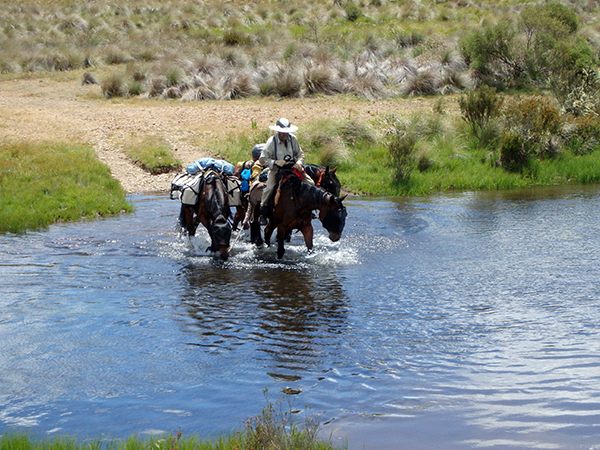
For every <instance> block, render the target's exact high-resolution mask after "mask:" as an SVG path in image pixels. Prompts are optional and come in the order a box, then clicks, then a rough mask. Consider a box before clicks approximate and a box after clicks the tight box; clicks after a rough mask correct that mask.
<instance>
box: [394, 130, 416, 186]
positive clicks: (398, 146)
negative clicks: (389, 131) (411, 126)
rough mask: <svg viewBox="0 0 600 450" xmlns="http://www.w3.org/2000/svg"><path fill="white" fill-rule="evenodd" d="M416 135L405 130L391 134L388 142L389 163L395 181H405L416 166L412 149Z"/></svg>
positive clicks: (413, 148) (413, 149)
mask: <svg viewBox="0 0 600 450" xmlns="http://www.w3.org/2000/svg"><path fill="white" fill-rule="evenodd" d="M416 144H417V137H416V135H415V134H414V133H408V132H406V131H403V132H399V133H397V134H395V135H394V136H392V139H391V141H390V144H389V147H388V148H389V152H390V158H391V164H392V167H393V169H394V175H395V179H396V181H406V180H407V179H408V178H410V174H411V173H412V171H413V170H414V168H415V166H416V161H415V156H414V151H415V146H416Z"/></svg>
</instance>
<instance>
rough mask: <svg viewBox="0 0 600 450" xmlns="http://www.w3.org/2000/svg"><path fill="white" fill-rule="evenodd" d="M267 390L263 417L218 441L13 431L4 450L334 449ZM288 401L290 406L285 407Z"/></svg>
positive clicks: (3, 438) (314, 425)
mask: <svg viewBox="0 0 600 450" xmlns="http://www.w3.org/2000/svg"><path fill="white" fill-rule="evenodd" d="M267 392H268V391H267V390H266V389H265V391H264V394H265V398H266V399H267V405H266V406H265V407H263V409H262V411H261V413H260V414H258V415H257V416H256V417H250V418H249V419H247V420H245V421H244V422H243V423H242V429H240V430H238V431H234V432H232V433H231V434H230V435H228V436H221V437H219V438H217V439H212V440H211V439H202V438H200V437H199V436H197V435H190V436H184V435H183V433H182V431H181V429H179V430H178V431H177V432H176V433H175V434H171V435H162V436H153V437H150V438H148V439H141V438H140V437H138V436H131V437H129V438H127V439H120V440H109V439H99V438H98V439H94V440H91V441H85V442H81V441H77V440H76V439H73V438H69V437H65V436H58V437H56V438H44V439H37V438H35V437H33V436H31V435H30V434H28V433H24V432H13V431H9V432H6V433H4V434H3V435H0V450H334V449H337V448H339V447H334V446H333V444H332V443H331V442H328V441H324V440H322V439H318V438H317V432H318V431H319V426H320V425H319V422H318V421H316V420H315V419H314V418H313V417H312V416H311V415H310V414H308V415H306V416H305V417H304V421H300V417H298V413H297V412H296V410H295V409H294V408H292V405H291V400H290V399H289V398H288V397H286V396H283V397H281V398H280V399H278V400H277V401H275V402H271V401H270V399H269V397H268V395H267ZM284 400H287V406H285V405H284Z"/></svg>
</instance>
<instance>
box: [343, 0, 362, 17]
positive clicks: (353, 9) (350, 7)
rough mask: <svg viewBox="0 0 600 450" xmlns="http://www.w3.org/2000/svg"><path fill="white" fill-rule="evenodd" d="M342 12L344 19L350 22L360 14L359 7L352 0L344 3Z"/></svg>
mask: <svg viewBox="0 0 600 450" xmlns="http://www.w3.org/2000/svg"><path fill="white" fill-rule="evenodd" d="M344 12H345V13H346V19H348V20H349V21H350V22H356V21H357V20H358V19H359V18H360V17H361V16H362V11H361V9H360V7H359V6H358V5H357V4H356V3H354V2H353V1H352V0H348V1H347V2H346V4H345V5H344Z"/></svg>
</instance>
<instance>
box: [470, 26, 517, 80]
mask: <svg viewBox="0 0 600 450" xmlns="http://www.w3.org/2000/svg"><path fill="white" fill-rule="evenodd" d="M515 37H516V30H515V29H514V28H513V27H512V25H511V24H510V23H508V22H500V23H498V24H495V25H491V26H490V25H487V26H484V27H483V28H482V29H480V30H476V31H474V32H472V33H469V34H467V35H466V36H464V37H463V38H462V39H461V40H460V42H459V49H460V51H461V54H462V56H463V57H464V59H465V61H466V62H467V64H469V66H470V67H471V69H473V70H475V71H476V72H477V73H478V74H479V75H480V76H481V77H482V81H483V82H484V83H486V84H495V83H497V82H499V83H503V84H506V85H508V86H516V85H519V84H520V83H522V80H521V78H522V76H523V74H524V72H525V67H524V64H523V62H522V59H521V58H520V53H519V46H518V44H517V40H516V38H515ZM494 80H497V81H494Z"/></svg>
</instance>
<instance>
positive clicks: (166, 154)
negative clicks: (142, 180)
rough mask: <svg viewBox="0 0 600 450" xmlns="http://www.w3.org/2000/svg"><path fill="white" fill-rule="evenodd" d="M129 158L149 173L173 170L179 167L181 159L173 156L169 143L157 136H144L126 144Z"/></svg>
mask: <svg viewBox="0 0 600 450" xmlns="http://www.w3.org/2000/svg"><path fill="white" fill-rule="evenodd" d="M125 152H126V153H127V155H128V156H129V157H130V158H131V160H132V161H133V162H134V163H136V164H138V165H139V166H141V167H142V168H143V169H144V170H146V171H148V172H150V173H151V174H154V175H155V174H159V173H168V172H174V171H177V170H179V169H181V167H182V166H181V161H179V160H178V159H177V158H175V157H174V156H173V153H172V152H171V145H170V144H169V143H168V142H167V141H165V140H163V139H160V138H157V137H152V136H149V137H146V138H144V139H143V140H141V141H139V142H133V143H130V144H128V145H127V146H126V148H125Z"/></svg>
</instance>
